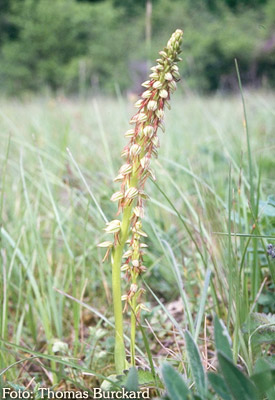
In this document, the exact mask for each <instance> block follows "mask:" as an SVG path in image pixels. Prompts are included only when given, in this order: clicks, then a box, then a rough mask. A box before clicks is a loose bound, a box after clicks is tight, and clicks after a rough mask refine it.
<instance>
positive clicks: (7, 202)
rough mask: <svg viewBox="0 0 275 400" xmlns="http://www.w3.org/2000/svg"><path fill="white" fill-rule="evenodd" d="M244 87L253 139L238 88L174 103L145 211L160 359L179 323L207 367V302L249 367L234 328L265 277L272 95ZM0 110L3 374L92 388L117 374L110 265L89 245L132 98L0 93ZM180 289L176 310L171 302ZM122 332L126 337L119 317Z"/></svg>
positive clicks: (252, 306) (244, 344)
mask: <svg viewBox="0 0 275 400" xmlns="http://www.w3.org/2000/svg"><path fill="white" fill-rule="evenodd" d="M244 97H245V100H246V103H245V104H246V115H247V119H248V123H249V139H250V143H249V147H247V135H246V131H245V132H244V131H243V128H242V124H243V108H242V103H241V99H240V96H239V95H235V96H226V97H225V96H224V95H223V96H221V95H216V96H213V97H200V96H197V95H195V94H192V93H179V94H176V96H175V98H174V99H173V100H172V103H173V104H172V110H171V111H170V113H169V114H168V116H167V119H166V130H167V133H168V134H167V136H166V137H165V146H162V147H161V149H160V153H159V159H158V160H157V161H156V162H155V168H156V169H157V170H158V181H157V185H154V183H153V182H152V183H149V185H148V186H149V195H150V197H151V199H152V201H151V202H150V203H149V204H148V212H147V216H146V219H145V221H144V229H145V230H146V232H147V234H148V236H149V242H150V243H149V244H150V245H149V251H148V253H147V255H146V263H147V265H148V270H147V272H146V275H145V277H144V280H145V283H146V285H147V286H148V291H147V301H148V302H149V303H150V306H151V308H152V313H151V314H150V313H149V314H148V315H146V320H147V322H148V324H149V326H150V329H149V328H148V325H147V323H146V321H144V324H143V329H145V330H146V333H147V335H148V337H149V340H148V343H149V346H150V349H149V350H150V356H151V357H152V363H153V365H154V366H155V367H157V368H158V366H159V364H160V362H161V361H162V360H163V359H164V358H169V359H170V358H172V359H173V362H174V363H176V364H180V365H181V368H185V364H182V363H181V361H180V362H179V360H186V355H185V351H184V350H183V348H182V345H181V341H182V340H183V339H184V337H183V336H184V335H183V331H184V329H185V328H188V329H189V330H190V331H191V333H192V335H193V338H194V339H195V341H196V342H197V343H198V345H199V347H200V349H201V352H202V356H203V357H202V358H203V360H204V362H205V366H206V367H208V368H211V367H212V362H213V360H212V359H211V358H209V357H210V356H209V354H210V353H211V344H210V342H208V341H207V342H205V340H206V337H211V326H210V327H209V326H208V325H207V323H206V318H205V317H206V316H209V315H211V314H212V312H215V313H217V314H218V315H219V317H220V318H222V319H223V320H224V321H225V322H227V326H228V329H229V331H230V333H231V336H232V340H233V355H234V359H235V361H238V362H241V363H242V364H243V365H244V366H245V368H246V369H247V371H248V372H251V370H252V368H253V365H254V362H255V359H256V358H257V356H258V354H259V351H261V350H259V348H258V347H257V346H254V345H253V344H251V341H250V342H249V340H248V337H247V332H244V330H243V326H244V323H245V322H247V319H248V318H249V315H250V314H251V311H256V310H259V311H261V310H262V309H263V306H262V305H261V304H260V303H259V301H258V300H259V296H260V293H271V291H272V287H274V286H272V285H274V278H275V272H274V262H273V264H272V261H271V260H270V259H268V258H267V257H266V254H265V247H266V245H267V243H268V242H271V243H274V214H273V216H272V206H270V205H269V204H268V203H267V197H268V195H271V194H273V193H274V190H275V184H274V180H273V175H274V173H273V171H274V166H275V165H274V157H273V154H274V135H273V131H272V126H274V119H275V116H274V112H273V111H272V110H273V109H274V103H275V97H274V94H272V93H264V92H247V93H244ZM122 106H123V108H124V109H123V113H122V112H121V108H122ZM0 110H1V111H0V137H1V150H0V157H1V196H0V199H1V202H0V216H1V278H0V279H1V280H0V282H1V283H0V284H1V311H0V332H1V341H2V344H1V356H0V363H1V365H0V369H1V370H4V372H3V373H2V374H1V379H2V380H3V381H6V380H9V381H11V382H16V383H18V384H22V385H26V384H27V383H29V382H30V380H31V378H32V377H33V376H34V374H35V381H34V382H33V383H32V385H34V384H35V383H39V384H41V386H43V384H51V385H53V384H60V382H61V380H62V377H64V376H66V377H67V378H66V379H69V380H70V381H71V384H72V385H78V386H81V385H83V386H85V385H87V384H91V385H98V383H99V381H100V379H101V377H102V376H108V374H109V373H111V372H113V371H114V365H113V361H112V360H113V351H114V343H113V328H112V326H113V323H114V321H113V317H112V301H111V296H110V292H111V286H110V284H111V270H110V268H109V266H108V265H107V264H106V265H105V264H102V262H101V254H100V252H99V250H98V249H97V247H96V244H97V243H98V242H100V241H102V240H104V238H103V234H102V233H101V232H102V231H101V228H102V225H103V224H104V223H105V222H106V220H110V219H112V218H113V215H114V214H115V212H116V210H115V206H113V205H110V203H109V198H110V195H111V194H112V193H113V191H114V189H115V186H114V184H113V183H112V179H113V170H117V169H118V167H119V165H120V159H119V156H118V155H119V149H120V148H121V147H122V146H123V144H124V142H123V137H122V136H121V132H123V131H124V130H127V120H126V118H125V115H131V114H132V113H133V110H132V105H131V104H129V103H128V102H126V101H124V100H122V99H121V98H120V99H119V101H117V100H116V99H111V98H97V99H96V100H93V101H90V100H87V101H80V100H69V99H64V98H60V99H34V100H27V101H24V102H19V101H15V100H14V101H5V100H2V101H1V104H0ZM246 126H247V124H246V125H245V128H246ZM163 140H164V139H163ZM67 149H69V151H67ZM252 188H253V190H252ZM270 207H271V208H270ZM103 210H104V211H103ZM273 211H274V210H273ZM210 271H211V276H210ZM66 294H67V296H66ZM68 296H70V297H68ZM72 298H75V299H77V300H78V301H75V300H73V299H72ZM178 298H180V301H181V302H182V305H178V307H179V310H180V311H178V313H173V311H171V308H169V303H170V302H172V301H174V300H176V299H178ZM177 304H180V303H177ZM88 305H89V306H88ZM266 307H268V305H267V306H266ZM266 309H268V308H266ZM160 310H162V311H160ZM169 321H170V322H169ZM152 331H153V332H154V336H153V334H152ZM125 335H126V339H127V338H128V342H129V325H127V324H126V330H125ZM171 335H172V337H173V343H174V346H172V353H165V355H163V354H162V353H161V351H160V350H161V345H160V343H162V345H163V347H164V348H167V347H169V345H168V343H169V340H170V339H169V338H170V337H171ZM156 338H157V339H158V341H156ZM137 339H138V341H137V362H138V364H140V365H141V366H147V365H148V357H147V356H146V355H145V354H144V353H145V352H146V346H145V345H144V342H143V340H142V333H141V332H140V336H138V338H137ZM62 342H63V343H62ZM9 343H10V344H9ZM207 345H208V349H207ZM251 346H252V347H251ZM147 351H148V349H147ZM26 353H28V354H32V355H33V358H31V359H30V358H28V357H27V358H26ZM171 354H173V356H172V355H171ZM38 356H39V357H41V358H40V359H38V358H35V357H38ZM149 358H150V357H149ZM79 360H81V362H80V361H79ZM8 366H10V368H8V369H7V367H8ZM151 366H152V365H151ZM6 369H7V370H6ZM187 372H188V371H187Z"/></svg>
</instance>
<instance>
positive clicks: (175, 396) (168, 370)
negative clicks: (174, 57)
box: [162, 363, 190, 400]
mask: <svg viewBox="0 0 275 400" xmlns="http://www.w3.org/2000/svg"><path fill="white" fill-rule="evenodd" d="M162 376H163V380H164V383H165V387H166V390H167V393H168V395H169V397H170V399H171V400H188V398H189V397H188V395H189V394H190V391H189V389H188V387H187V386H186V384H185V382H184V380H183V378H182V377H181V375H180V374H179V373H178V372H177V371H176V370H175V369H174V368H173V367H171V365H169V364H167V363H164V364H163V366H162Z"/></svg>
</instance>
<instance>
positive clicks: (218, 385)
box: [207, 372, 232, 400]
mask: <svg viewBox="0 0 275 400" xmlns="http://www.w3.org/2000/svg"><path fill="white" fill-rule="evenodd" d="M207 376H208V380H209V382H210V384H211V386H212V388H213V389H214V390H215V392H216V393H217V394H218V395H219V396H220V397H221V398H222V399H223V400H231V399H232V397H231V395H230V393H229V391H228V389H227V386H226V384H225V382H224V379H223V378H222V377H221V376H220V375H218V374H214V372H208V374H207Z"/></svg>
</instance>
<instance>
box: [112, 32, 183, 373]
mask: <svg viewBox="0 0 275 400" xmlns="http://www.w3.org/2000/svg"><path fill="white" fill-rule="evenodd" d="M182 35H183V32H182V31H181V30H179V29H178V30H176V31H175V32H174V33H173V35H172V36H171V38H170V39H169V41H168V43H167V46H166V47H165V48H164V50H163V51H160V52H159V54H160V58H158V60H157V65H156V66H155V67H152V68H151V71H152V73H151V74H150V80H147V81H145V82H144V83H143V84H142V86H143V87H145V90H144V92H143V93H142V95H141V99H140V100H138V101H137V102H136V104H135V107H136V108H138V111H137V113H136V114H135V115H134V116H133V117H132V118H131V120H130V124H132V125H133V128H132V129H129V130H128V131H127V132H126V134H125V136H126V137H127V138H129V143H128V145H127V146H125V148H124V149H123V152H122V156H123V157H126V161H125V164H124V165H123V166H122V167H121V168H120V170H119V173H118V176H117V177H116V178H115V181H121V190H120V191H119V192H116V193H115V194H114V195H113V196H112V200H119V203H118V208H119V211H121V212H122V221H121V222H120V221H119V220H114V221H112V222H110V223H109V224H108V225H107V228H105V231H106V232H108V233H113V234H114V246H113V247H112V276H113V280H112V289H113V301H114V311H115V328H116V343H115V361H116V369H117V374H121V373H122V371H123V369H125V367H126V364H125V362H124V360H125V348H124V342H123V320H122V312H123V311H127V309H128V305H129V306H130V307H129V308H130V309H131V311H132V314H131V330H132V332H131V363H132V365H134V363H135V339H134V338H135V327H136V318H138V317H139V313H140V312H141V310H146V311H149V310H148V309H147V307H146V306H145V305H144V304H142V303H140V304H137V303H138V302H139V299H140V296H141V295H142V293H143V292H144V290H143V289H142V288H139V286H138V284H139V283H138V277H139V275H140V274H141V273H142V272H144V271H146V267H145V266H144V265H143V251H144V248H145V247H146V245H145V244H144V243H142V240H143V238H144V237H147V235H146V233H145V232H144V231H143V230H142V223H141V219H142V218H143V217H144V208H143V207H144V201H146V200H148V196H147V195H146V193H145V192H144V185H145V183H146V180H147V179H148V177H149V176H151V177H152V178H153V179H155V176H154V174H153V172H152V171H151V169H150V163H151V160H152V156H155V157H157V154H158V147H159V138H158V136H157V131H158V128H159V127H160V128H161V129H162V130H164V125H163V122H162V121H163V118H164V107H165V106H168V101H169V99H170V95H171V93H172V92H173V91H174V90H175V89H176V82H177V81H178V80H179V72H178V67H177V66H176V65H175V63H176V62H177V61H179V60H180V58H179V54H180V46H181V41H182ZM126 245H127V249H124V247H125V246H126ZM108 250H110V249H109V248H108ZM125 250H126V251H125ZM122 258H126V263H125V264H124V263H122ZM122 264H123V265H122ZM121 270H122V271H125V273H126V276H127V278H128V279H129V280H130V282H131V283H130V288H129V290H128V292H127V294H124V295H122V294H121V282H120V279H121V278H120V276H121ZM121 300H125V306H124V310H123V307H122V304H121Z"/></svg>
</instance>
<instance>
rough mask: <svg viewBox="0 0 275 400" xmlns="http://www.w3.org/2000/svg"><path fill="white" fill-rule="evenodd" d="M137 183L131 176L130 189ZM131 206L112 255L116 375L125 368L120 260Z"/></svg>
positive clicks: (127, 231) (128, 208)
mask: <svg viewBox="0 0 275 400" xmlns="http://www.w3.org/2000/svg"><path fill="white" fill-rule="evenodd" d="M136 183H137V176H136V174H133V176H132V178H131V182H130V185H129V186H130V187H134V186H135V185H136ZM132 207H133V204H132V203H131V204H129V205H128V206H126V207H125V208H124V210H123V218H122V222H121V230H120V235H119V240H118V243H117V245H116V247H115V249H114V251H113V254H112V289H113V303H114V317H115V365H116V373H117V374H121V373H122V372H123V370H124V369H125V368H126V353H125V346H124V339H123V316H122V301H121V260H122V255H123V249H124V246H125V242H126V240H127V239H128V237H129V227H130V222H131V215H132Z"/></svg>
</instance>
